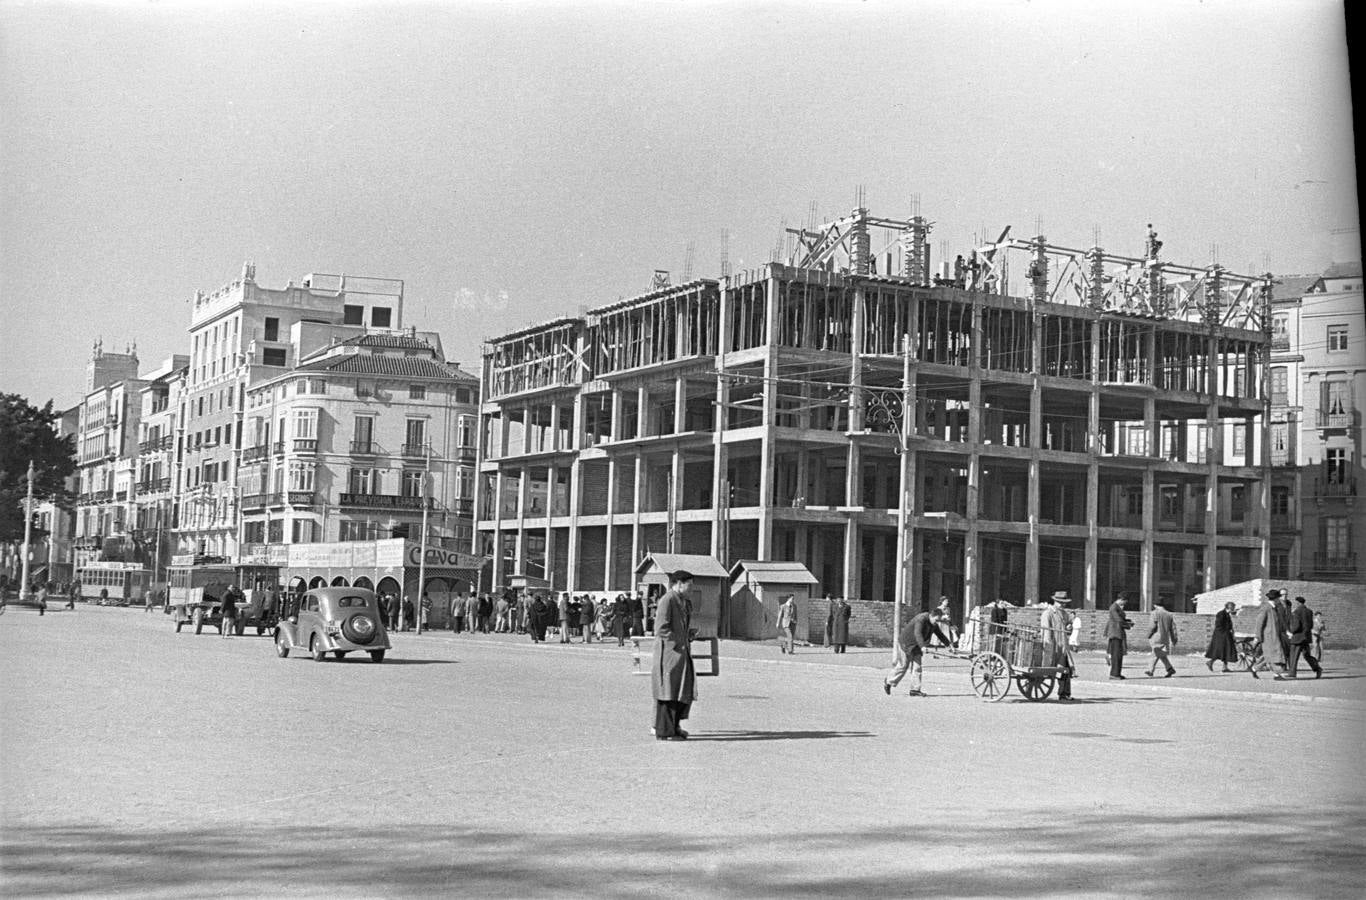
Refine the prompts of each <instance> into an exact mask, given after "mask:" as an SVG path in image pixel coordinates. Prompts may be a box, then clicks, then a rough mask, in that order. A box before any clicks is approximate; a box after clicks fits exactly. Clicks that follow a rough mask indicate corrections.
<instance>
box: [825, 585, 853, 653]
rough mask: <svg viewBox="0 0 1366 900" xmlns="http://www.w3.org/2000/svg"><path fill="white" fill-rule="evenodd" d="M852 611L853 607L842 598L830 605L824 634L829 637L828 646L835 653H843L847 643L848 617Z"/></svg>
mask: <svg viewBox="0 0 1366 900" xmlns="http://www.w3.org/2000/svg"><path fill="white" fill-rule="evenodd" d="M853 611H854V610H853V607H851V606H850V605H849V603H848V601H846V600H845V599H844V598H843V597H840V598H838V599H837V600H835V601H834V602H833V603H831V604H830V615H829V617H828V618H827V621H826V623H825V632H826V634H828V635H829V636H830V644H831V646H833V647H834V648H835V652H836V653H843V652H844V648H845V645H846V644H848V643H849V616H850V614H851V613H853Z"/></svg>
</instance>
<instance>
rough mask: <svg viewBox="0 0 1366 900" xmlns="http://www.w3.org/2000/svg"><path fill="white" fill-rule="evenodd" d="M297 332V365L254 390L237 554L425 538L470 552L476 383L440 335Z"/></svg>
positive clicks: (241, 477)
mask: <svg viewBox="0 0 1366 900" xmlns="http://www.w3.org/2000/svg"><path fill="white" fill-rule="evenodd" d="M351 332H352V333H348V330H347V329H344V328H333V329H330V330H329V329H323V328H321V327H314V326H310V325H308V324H306V323H305V324H301V325H299V326H296V329H295V344H296V346H297V347H304V348H307V347H310V346H311V347H314V348H316V349H313V350H312V351H308V350H306V349H305V350H303V351H301V352H299V357H300V361H299V363H298V365H297V366H295V367H294V368H292V369H291V370H289V371H288V372H285V373H283V374H280V375H277V376H276V377H274V378H270V379H267V380H265V381H262V382H261V383H259V384H256V385H253V386H251V387H249V388H248V389H247V392H246V403H245V411H244V417H245V418H244V421H245V427H246V431H245V437H244V447H243V451H242V463H241V466H240V468H239V469H238V474H237V487H238V491H239V493H240V495H241V498H242V500H241V507H242V517H241V528H242V531H241V542H242V543H241V546H242V553H243V554H244V555H245V556H251V555H253V554H254V553H255V552H256V551H258V550H259V549H261V548H262V547H263V546H264V545H279V544H303V543H317V542H335V541H368V540H374V539H377V538H389V537H395V536H411V537H413V538H414V539H417V537H418V535H419V533H420V526H421V522H422V511H423V504H424V497H426V498H430V503H429V506H428V510H427V513H428V529H429V532H428V534H429V539H431V540H433V541H437V542H439V543H444V544H446V545H448V546H451V547H453V548H459V549H462V550H466V549H468V548H469V547H470V546H471V544H472V543H473V502H474V501H473V498H474V485H475V478H474V476H475V467H476V435H477V417H478V405H477V404H478V378H476V377H475V376H474V375H472V374H470V373H467V372H464V371H462V370H461V369H460V368H459V366H458V365H457V364H455V363H451V362H447V361H446V359H445V357H444V355H443V353H442V349H441V340H440V336H439V335H437V334H435V333H417V332H415V331H406V332H392V331H390V332H375V331H371V332H366V333H360V334H355V333H353V332H354V329H352V330H351Z"/></svg>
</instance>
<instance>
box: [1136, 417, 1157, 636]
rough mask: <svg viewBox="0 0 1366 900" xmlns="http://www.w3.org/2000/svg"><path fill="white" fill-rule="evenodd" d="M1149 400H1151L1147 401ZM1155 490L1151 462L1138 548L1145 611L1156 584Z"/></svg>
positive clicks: (1145, 482)
mask: <svg viewBox="0 0 1366 900" xmlns="http://www.w3.org/2000/svg"><path fill="white" fill-rule="evenodd" d="M1149 402H1151V401H1149ZM1155 501H1156V492H1155V490H1154V473H1153V467H1152V464H1151V463H1149V464H1148V467H1147V468H1145V469H1144V470H1143V544H1142V547H1141V548H1140V550H1139V560H1138V570H1139V581H1140V582H1141V583H1140V584H1139V586H1138V608H1139V610H1141V611H1147V610H1150V609H1152V608H1153V599H1154V598H1155V596H1156V594H1155V589H1156V586H1157V571H1156V568H1155V566H1154V565H1153V556H1154V547H1153V523H1154V520H1155V519H1156V518H1157V515H1156V509H1155V507H1156V505H1157V504H1156V502H1155Z"/></svg>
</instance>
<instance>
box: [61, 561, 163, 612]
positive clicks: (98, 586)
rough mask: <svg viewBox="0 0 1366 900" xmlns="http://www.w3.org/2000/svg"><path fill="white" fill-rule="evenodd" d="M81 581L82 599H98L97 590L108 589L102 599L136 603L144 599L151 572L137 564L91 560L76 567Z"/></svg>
mask: <svg viewBox="0 0 1366 900" xmlns="http://www.w3.org/2000/svg"><path fill="white" fill-rule="evenodd" d="M76 578H77V579H79V580H80V582H81V599H82V600H95V601H99V600H100V591H101V590H104V591H107V592H108V597H109V599H108V600H106V601H104V602H106V603H109V604H111V605H113V606H128V605H129V604H130V603H135V604H138V605H141V604H144V603H146V602H147V590H148V588H149V587H150V586H151V582H152V573H151V571H150V570H149V569H144V568H143V567H142V566H140V565H138V564H137V563H129V562H93V563H89V564H87V565H85V566H82V567H81V568H79V569H77V570H76Z"/></svg>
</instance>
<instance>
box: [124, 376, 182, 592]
mask: <svg viewBox="0 0 1366 900" xmlns="http://www.w3.org/2000/svg"><path fill="white" fill-rule="evenodd" d="M188 369H189V356H187V355H177V356H173V357H171V358H170V359H168V360H166V362H164V363H163V364H162V365H161V366H159V367H158V368H156V369H154V370H153V371H151V372H147V373H145V374H144V375H143V382H144V384H143V387H142V390H141V392H140V402H141V407H142V413H141V418H140V422H139V425H138V453H137V466H136V479H135V480H134V483H133V494H134V498H135V499H134V514H133V525H132V528H131V530H132V532H133V536H134V539H135V540H136V542H137V544H138V546H139V547H140V548H142V551H143V556H144V557H145V560H144V561H145V563H146V564H147V566H148V567H149V568H151V569H152V570H153V573H154V574H153V578H152V580H153V581H161V580H164V572H165V567H166V565H167V564H168V563H169V562H170V558H171V554H172V550H173V549H174V548H173V544H172V542H171V521H172V511H173V509H174V507H175V492H174V490H173V485H174V481H175V475H174V473H175V471H176V469H177V465H178V461H179V458H180V448H179V447H178V446H177V442H176V438H177V431H178V428H177V416H178V415H179V412H180V408H181V404H180V395H181V392H182V390H183V389H184V385H185V378H186V374H187V372H188Z"/></svg>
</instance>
